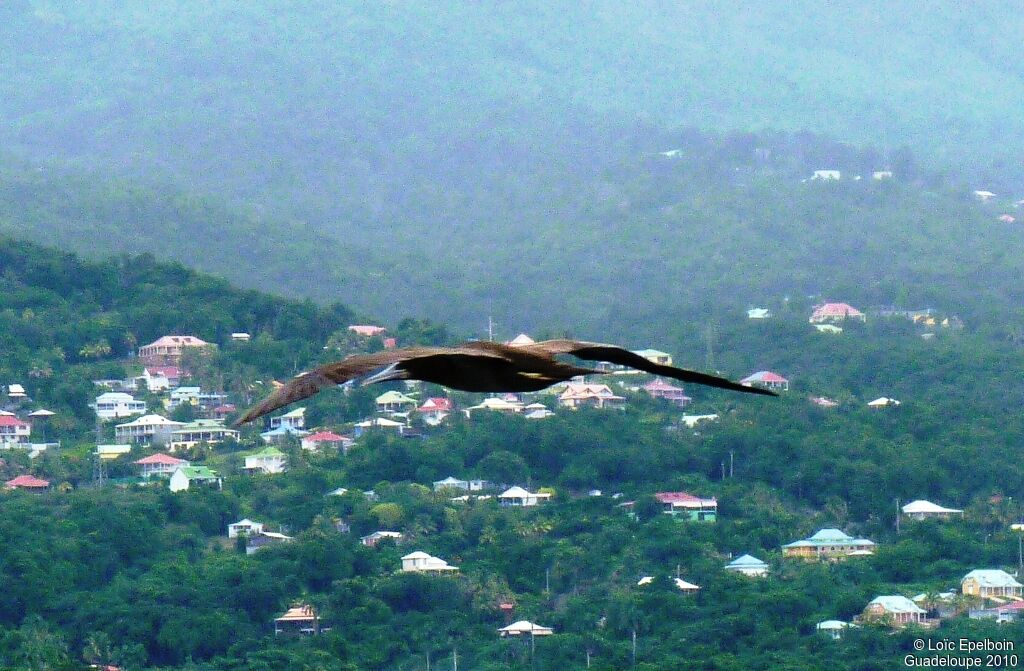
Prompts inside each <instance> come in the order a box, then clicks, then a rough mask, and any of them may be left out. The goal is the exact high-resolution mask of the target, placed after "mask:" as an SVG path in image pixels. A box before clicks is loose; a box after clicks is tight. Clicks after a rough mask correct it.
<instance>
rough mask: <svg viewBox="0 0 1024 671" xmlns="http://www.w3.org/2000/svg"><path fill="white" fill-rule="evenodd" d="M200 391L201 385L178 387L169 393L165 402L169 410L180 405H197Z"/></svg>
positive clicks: (201, 391)
mask: <svg viewBox="0 0 1024 671" xmlns="http://www.w3.org/2000/svg"><path fill="white" fill-rule="evenodd" d="M202 393H203V390H202V388H201V387H178V388H177V389H175V390H174V391H172V392H171V393H170V396H169V397H168V399H167V401H166V402H165V403H166V405H167V408H168V409H170V410H173V409H174V408H177V407H178V406H180V405H199V395H200V394H202Z"/></svg>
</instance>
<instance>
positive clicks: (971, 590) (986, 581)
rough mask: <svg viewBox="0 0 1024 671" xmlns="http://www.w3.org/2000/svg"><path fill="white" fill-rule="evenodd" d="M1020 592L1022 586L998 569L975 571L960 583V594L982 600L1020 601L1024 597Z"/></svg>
mask: <svg viewBox="0 0 1024 671" xmlns="http://www.w3.org/2000/svg"><path fill="white" fill-rule="evenodd" d="M1022 590H1024V585H1021V584H1020V583H1019V582H1017V580H1016V579H1015V578H1014V577H1013V576H1012V575H1010V574H1009V573H1007V572H1006V571H1000V570H998V569H975V570H973V571H971V572H970V573H968V574H967V575H965V576H964V578H963V580H961V581H960V592H961V593H963V594H964V595H966V596H977V597H981V598H983V599H997V600H999V599H1003V600H1005V598H1006V597H1009V598H1012V599H1020V598H1022V597H1024V593H1022Z"/></svg>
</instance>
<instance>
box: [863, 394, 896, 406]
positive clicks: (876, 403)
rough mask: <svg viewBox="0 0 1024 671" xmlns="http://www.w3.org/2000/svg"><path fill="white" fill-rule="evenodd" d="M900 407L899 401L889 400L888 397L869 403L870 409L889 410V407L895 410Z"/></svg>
mask: <svg viewBox="0 0 1024 671" xmlns="http://www.w3.org/2000/svg"><path fill="white" fill-rule="evenodd" d="M898 405H900V402H899V401H897V400H896V399H894V398H888V397H886V396H881V397H879V398H876V399H875V400H873V401H868V407H869V408H888V407H889V406H892V407H894V408H895V407H896V406H898Z"/></svg>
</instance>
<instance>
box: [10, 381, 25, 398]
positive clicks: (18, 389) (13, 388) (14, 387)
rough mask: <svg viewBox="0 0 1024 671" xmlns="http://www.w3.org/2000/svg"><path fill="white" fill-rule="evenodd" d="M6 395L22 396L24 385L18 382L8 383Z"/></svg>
mask: <svg viewBox="0 0 1024 671" xmlns="http://www.w3.org/2000/svg"><path fill="white" fill-rule="evenodd" d="M7 395H8V396H24V395H25V387H23V386H21V385H20V384H9V385H7Z"/></svg>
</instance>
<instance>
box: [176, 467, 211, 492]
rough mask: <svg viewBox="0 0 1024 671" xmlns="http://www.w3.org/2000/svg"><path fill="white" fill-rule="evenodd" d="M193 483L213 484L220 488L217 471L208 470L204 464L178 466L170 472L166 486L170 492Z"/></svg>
mask: <svg viewBox="0 0 1024 671" xmlns="http://www.w3.org/2000/svg"><path fill="white" fill-rule="evenodd" d="M193 484H199V485H207V486H214V485H216V487H217V489H220V488H221V486H222V482H221V478H220V476H219V475H217V471H214V470H210V469H209V468H207V467H206V466H179V467H178V468H177V469H175V471H174V473H172V474H171V479H170V482H169V483H168V486H169V487H170V490H171V491H172V492H180V491H184V490H187V489H188V488H189V487H191V486H192V485H193Z"/></svg>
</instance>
